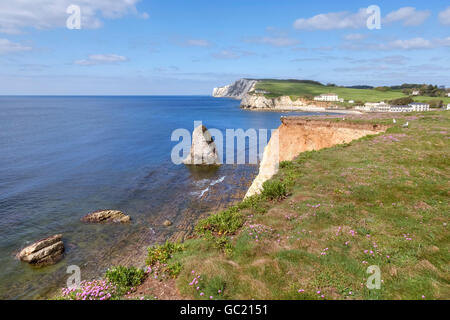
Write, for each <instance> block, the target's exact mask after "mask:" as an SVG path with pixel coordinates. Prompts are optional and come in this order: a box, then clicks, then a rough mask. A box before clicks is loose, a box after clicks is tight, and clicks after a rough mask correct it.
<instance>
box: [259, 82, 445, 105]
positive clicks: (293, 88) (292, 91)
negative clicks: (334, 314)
mask: <svg viewBox="0 0 450 320" xmlns="http://www.w3.org/2000/svg"><path fill="white" fill-rule="evenodd" d="M256 89H259V90H265V91H268V92H269V94H267V96H268V97H270V98H274V97H279V96H291V97H302V96H305V95H310V96H317V95H320V94H322V93H336V94H338V95H339V97H340V98H344V99H345V100H346V101H348V100H354V101H363V102H379V101H389V100H393V99H398V98H403V97H407V96H406V95H405V94H403V93H402V91H401V90H389V91H385V92H383V91H378V90H375V89H353V88H344V87H332V86H323V85H319V84H314V83H302V82H298V81H289V80H262V81H260V82H258V83H257V85H256ZM414 100H415V101H417V102H428V101H431V100H442V101H444V103H445V104H448V103H450V98H448V97H436V98H435V97H425V96H419V97H414Z"/></svg>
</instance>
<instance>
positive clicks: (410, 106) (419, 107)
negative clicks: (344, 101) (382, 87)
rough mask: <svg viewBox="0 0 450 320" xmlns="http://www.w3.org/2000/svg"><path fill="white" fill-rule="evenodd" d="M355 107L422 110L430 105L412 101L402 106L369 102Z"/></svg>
mask: <svg viewBox="0 0 450 320" xmlns="http://www.w3.org/2000/svg"><path fill="white" fill-rule="evenodd" d="M355 109H356V110H359V111H365V112H424V111H430V105H429V104H427V103H419V102H414V103H410V104H408V105H404V106H393V105H392V106H391V105H389V104H387V103H385V102H376V103H373V102H369V103H366V104H365V105H364V106H357V107H355Z"/></svg>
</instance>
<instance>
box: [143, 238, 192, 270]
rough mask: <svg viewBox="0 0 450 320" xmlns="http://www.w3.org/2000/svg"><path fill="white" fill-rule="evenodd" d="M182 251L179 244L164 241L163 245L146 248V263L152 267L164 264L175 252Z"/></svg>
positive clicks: (181, 246)
mask: <svg viewBox="0 0 450 320" xmlns="http://www.w3.org/2000/svg"><path fill="white" fill-rule="evenodd" d="M183 250H184V246H183V245H182V244H180V243H173V242H169V241H166V243H165V244H163V245H154V246H152V247H150V248H148V256H147V260H146V263H147V265H149V266H152V265H154V264H156V263H158V262H159V263H166V262H167V260H169V259H170V258H171V257H172V255H173V254H174V253H176V252H180V251H183Z"/></svg>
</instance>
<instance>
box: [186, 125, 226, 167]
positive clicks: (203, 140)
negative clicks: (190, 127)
mask: <svg viewBox="0 0 450 320" xmlns="http://www.w3.org/2000/svg"><path fill="white" fill-rule="evenodd" d="M183 163H184V164H186V165H220V161H219V155H218V153H217V147H216V144H215V142H214V140H213V138H212V136H211V134H210V133H209V131H208V129H207V128H206V127H205V126H204V125H200V126H198V127H197V128H195V130H194V132H193V133H192V146H191V152H190V153H189V155H188V157H187V158H186V159H185V160H184V161H183Z"/></svg>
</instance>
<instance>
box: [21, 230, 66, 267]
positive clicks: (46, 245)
mask: <svg viewBox="0 0 450 320" xmlns="http://www.w3.org/2000/svg"><path fill="white" fill-rule="evenodd" d="M63 254H64V243H63V242H62V235H61V234H57V235H54V236H52V237H49V238H46V239H42V240H39V241H37V242H35V243H33V244H32V245H30V246H28V247H26V248H24V249H22V251H20V252H19V253H18V254H17V258H18V259H20V260H21V261H24V262H28V263H29V264H32V265H35V266H46V265H51V264H55V263H57V262H58V261H59V260H61V259H62V257H63Z"/></svg>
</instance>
